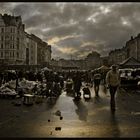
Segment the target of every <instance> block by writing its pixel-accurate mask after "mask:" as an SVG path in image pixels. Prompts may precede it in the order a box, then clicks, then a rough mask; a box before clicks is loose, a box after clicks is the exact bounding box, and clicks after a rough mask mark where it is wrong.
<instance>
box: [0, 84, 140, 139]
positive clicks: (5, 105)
mask: <svg viewBox="0 0 140 140" xmlns="http://www.w3.org/2000/svg"><path fill="white" fill-rule="evenodd" d="M90 90H91V92H92V94H91V95H92V98H91V99H90V100H85V99H83V96H81V99H80V100H79V101H75V100H74V98H73V97H71V96H68V95H67V94H66V92H63V93H62V94H61V95H60V97H59V98H58V99H57V101H56V102H54V103H51V104H50V102H49V99H46V98H44V99H43V103H41V104H35V103H34V105H32V106H25V105H23V104H21V106H14V104H13V102H14V101H15V100H21V99H0V106H1V107H0V111H1V115H0V129H1V131H0V137H39V138H40V137H42V138H43V137H93V138H94V137H96V138H97V137H140V119H139V118H140V93H137V92H132V93H131V92H124V91H122V90H120V91H118V94H117V96H116V104H117V109H116V112H115V114H112V113H111V111H110V106H109V105H110V104H109V99H110V96H109V93H108V92H107V91H104V88H103V87H102V86H101V87H100V93H99V97H98V98H97V97H94V96H95V93H94V90H93V88H91V89H90ZM58 110H59V111H60V112H61V116H62V118H61V119H60V116H59V115H56V114H55V112H56V111H58ZM57 127H58V128H57Z"/></svg>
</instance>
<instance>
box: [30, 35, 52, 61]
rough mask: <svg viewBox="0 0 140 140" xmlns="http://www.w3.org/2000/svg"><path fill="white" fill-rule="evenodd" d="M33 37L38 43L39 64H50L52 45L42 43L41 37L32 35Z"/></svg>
mask: <svg viewBox="0 0 140 140" xmlns="http://www.w3.org/2000/svg"><path fill="white" fill-rule="evenodd" d="M31 37H32V38H33V39H34V41H36V43H37V64H49V63H50V62H51V53H52V51H51V45H48V43H46V42H44V41H42V40H41V39H40V38H39V37H37V36H36V35H34V34H31Z"/></svg>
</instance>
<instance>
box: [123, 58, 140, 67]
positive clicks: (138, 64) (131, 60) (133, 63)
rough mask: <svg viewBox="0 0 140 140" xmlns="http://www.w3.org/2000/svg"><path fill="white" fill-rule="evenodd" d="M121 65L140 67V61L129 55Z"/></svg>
mask: <svg viewBox="0 0 140 140" xmlns="http://www.w3.org/2000/svg"><path fill="white" fill-rule="evenodd" d="M120 66H121V67H124V68H138V67H140V62H139V61H138V60H136V59H135V58H133V57H129V58H128V59H126V60H124V61H123V62H122V63H120Z"/></svg>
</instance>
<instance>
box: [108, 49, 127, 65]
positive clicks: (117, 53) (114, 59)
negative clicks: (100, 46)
mask: <svg viewBox="0 0 140 140" xmlns="http://www.w3.org/2000/svg"><path fill="white" fill-rule="evenodd" d="M126 58H127V52H126V49H125V48H124V47H123V48H122V49H115V50H113V51H110V52H109V65H113V64H119V63H121V62H122V61H124V60H125V59H126Z"/></svg>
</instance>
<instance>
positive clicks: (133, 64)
mask: <svg viewBox="0 0 140 140" xmlns="http://www.w3.org/2000/svg"><path fill="white" fill-rule="evenodd" d="M119 66H120V69H119V72H120V77H121V83H120V85H121V87H123V88H128V89H136V88H137V87H138V82H139V81H140V76H139V75H138V72H137V69H138V68H140V62H139V61H137V60H136V59H135V58H133V57H130V58H128V59H126V60H125V61H123V62H122V63H120V65H119Z"/></svg>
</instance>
